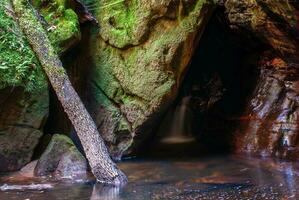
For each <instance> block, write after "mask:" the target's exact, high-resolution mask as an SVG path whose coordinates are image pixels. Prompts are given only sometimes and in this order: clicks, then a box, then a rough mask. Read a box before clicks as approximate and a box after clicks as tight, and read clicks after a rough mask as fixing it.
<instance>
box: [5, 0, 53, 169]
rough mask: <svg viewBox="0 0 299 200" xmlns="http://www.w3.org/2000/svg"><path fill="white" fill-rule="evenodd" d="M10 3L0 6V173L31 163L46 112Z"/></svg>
mask: <svg viewBox="0 0 299 200" xmlns="http://www.w3.org/2000/svg"><path fill="white" fill-rule="evenodd" d="M13 17H14V15H13V13H12V11H11V7H10V4H9V1H6V0H5V1H3V2H1V5H0V38H1V44H0V171H14V170H18V169H20V168H21V167H23V166H24V165H25V164H27V163H28V162H30V160H31V157H32V154H33V150H34V148H35V147H36V145H37V144H38V142H39V138H40V137H41V136H42V132H41V127H42V124H43V120H44V118H45V116H46V114H47V112H48V89H47V81H46V79H45V77H44V76H43V73H42V70H41V69H40V68H39V63H38V60H37V59H36V58H35V56H34V53H33V51H32V50H31V48H30V46H29V44H28V42H27V41H26V39H25V37H24V35H23V34H22V32H21V31H20V29H19V28H18V26H17V24H16V23H15V22H14V18H13Z"/></svg>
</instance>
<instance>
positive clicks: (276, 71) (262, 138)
mask: <svg viewBox="0 0 299 200" xmlns="http://www.w3.org/2000/svg"><path fill="white" fill-rule="evenodd" d="M296 4H298V3H297V2H291V1H273V0H269V1H260V0H254V1H245V0H238V1H237V0H228V1H227V2H226V4H225V6H226V10H227V12H228V19H229V22H230V25H231V27H232V28H233V29H235V30H238V31H239V32H240V34H241V35H242V36H243V37H244V38H245V37H246V39H247V40H248V41H250V43H253V44H255V47H256V46H258V45H257V43H260V44H263V45H264V48H263V49H264V50H259V52H258V53H259V54H260V55H259V56H258V58H259V59H258V60H257V62H256V63H257V64H256V65H257V66H256V67H257V70H258V72H259V73H258V74H259V75H258V77H257V84H256V86H255V89H254V92H253V93H252V95H251V97H250V99H249V101H248V105H247V108H246V113H245V116H243V120H242V123H241V126H240V127H241V128H240V129H239V131H238V132H239V134H238V135H237V139H236V147H237V151H238V152H247V153H250V154H255V155H262V156H277V157H281V158H291V159H298V158H299V157H298V150H299V138H298V134H299V129H298V128H299V127H298V117H299V110H298V105H299V104H298V103H299V99H298V95H299V85H298V83H299V71H298V68H299V43H298V41H299V35H298V33H299V29H298V28H299V27H298V23H299V15H298V5H296ZM252 52H253V51H252ZM255 53H257V52H255Z"/></svg>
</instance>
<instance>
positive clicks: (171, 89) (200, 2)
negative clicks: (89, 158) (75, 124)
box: [81, 0, 215, 159]
mask: <svg viewBox="0 0 299 200" xmlns="http://www.w3.org/2000/svg"><path fill="white" fill-rule="evenodd" d="M93 7H94V10H95V11H94V13H95V18H96V19H97V21H98V22H99V26H100V30H99V33H98V34H94V35H93V36H92V37H91V38H90V42H89V45H90V52H89V53H88V55H89V57H88V58H90V59H92V60H91V61H92V62H91V66H93V67H91V68H90V73H89V76H88V77H89V78H90V79H89V85H88V96H89V99H88V100H89V110H90V112H91V114H92V115H93V117H94V119H95V121H96V123H97V124H98V126H99V129H100V132H101V133H102V135H103V137H104V138H105V140H106V144H107V145H108V147H109V149H110V153H111V155H112V156H113V157H114V158H115V159H119V158H120V157H121V156H122V155H124V154H127V153H129V152H131V151H132V150H134V147H136V146H138V145H139V144H140V141H143V140H144V139H145V138H147V137H148V136H150V135H152V133H153V130H154V128H155V127H157V119H159V117H160V116H161V114H163V113H164V111H165V110H166V108H167V107H168V105H169V104H171V103H172V102H173V100H174V99H175V98H176V96H177V93H178V89H179V88H180V85H181V83H182V80H183V78H184V75H185V73H186V71H187V68H188V67H187V66H188V63H189V61H190V59H191V57H192V55H193V51H194V49H195V48H196V46H197V41H198V40H199V39H200V36H201V33H202V32H203V30H204V27H205V24H206V22H207V21H208V19H209V17H210V14H211V12H212V11H213V8H214V7H215V2H214V1H212V0H192V1H185V0H182V1H172V0H163V1H160V0H159V1H148V0H140V1H135V0H133V1H119V2H115V1H112V0H103V1H94V2H93ZM83 59H86V57H84V58H83ZM81 62H82V61H81Z"/></svg>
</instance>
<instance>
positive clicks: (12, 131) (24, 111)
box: [0, 88, 48, 171]
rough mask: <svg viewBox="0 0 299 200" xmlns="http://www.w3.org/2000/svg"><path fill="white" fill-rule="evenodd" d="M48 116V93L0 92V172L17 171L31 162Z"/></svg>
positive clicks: (11, 90)
mask: <svg viewBox="0 0 299 200" xmlns="http://www.w3.org/2000/svg"><path fill="white" fill-rule="evenodd" d="M47 112H48V93H47V90H45V91H40V92H34V93H27V92H24V89H23V88H6V89H3V90H0V171H14V170H18V169H20V168H21V167H23V166H24V165H25V164H27V163H28V162H30V161H31V157H32V154H33V150H34V148H35V147H36V145H37V144H38V142H39V139H40V137H41V136H42V132H41V130H40V128H41V126H42V124H43V120H44V118H45V116H46V115H47Z"/></svg>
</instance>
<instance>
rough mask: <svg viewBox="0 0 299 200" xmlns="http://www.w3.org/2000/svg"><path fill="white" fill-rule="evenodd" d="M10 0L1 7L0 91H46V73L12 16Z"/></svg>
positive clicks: (5, 0)
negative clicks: (18, 88)
mask: <svg viewBox="0 0 299 200" xmlns="http://www.w3.org/2000/svg"><path fill="white" fill-rule="evenodd" d="M10 12H11V11H10V10H9V4H8V0H4V2H3V3H2V4H1V5H0V41H1V42H0V89H3V88H5V87H7V86H13V87H17V86H21V87H24V88H25V90H26V91H33V90H40V89H44V88H45V87H46V85H47V82H46V79H45V76H44V73H43V71H42V69H41V67H40V65H39V62H38V60H37V58H36V57H35V54H34V52H33V51H32V50H31V47H30V46H29V44H28V42H27V41H26V38H25V36H24V35H23V34H22V32H21V31H20V29H19V28H18V26H17V24H16V23H15V22H14V19H13V18H12V15H11V14H9V13H10Z"/></svg>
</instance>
